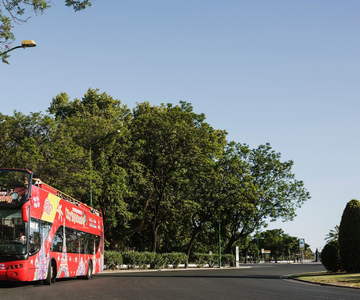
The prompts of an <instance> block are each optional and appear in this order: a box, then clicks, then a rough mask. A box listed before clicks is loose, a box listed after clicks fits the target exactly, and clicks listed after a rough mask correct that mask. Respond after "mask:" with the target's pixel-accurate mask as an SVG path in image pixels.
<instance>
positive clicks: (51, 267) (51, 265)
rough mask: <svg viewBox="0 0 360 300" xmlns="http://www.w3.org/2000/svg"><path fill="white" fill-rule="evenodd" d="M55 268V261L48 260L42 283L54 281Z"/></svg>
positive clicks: (47, 283)
mask: <svg viewBox="0 0 360 300" xmlns="http://www.w3.org/2000/svg"><path fill="white" fill-rule="evenodd" d="M55 269H56V263H55V262H54V261H51V262H49V268H48V273H47V276H46V278H45V279H44V284H46V285H51V284H52V283H55V280H56V277H55V276H54V272H55Z"/></svg>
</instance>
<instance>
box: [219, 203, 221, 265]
mask: <svg viewBox="0 0 360 300" xmlns="http://www.w3.org/2000/svg"><path fill="white" fill-rule="evenodd" d="M219 268H221V221H220V209H219Z"/></svg>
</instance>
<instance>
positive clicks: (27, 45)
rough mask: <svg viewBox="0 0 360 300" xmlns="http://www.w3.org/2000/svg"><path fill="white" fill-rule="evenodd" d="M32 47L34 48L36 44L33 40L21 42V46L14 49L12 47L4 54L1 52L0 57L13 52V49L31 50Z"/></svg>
mask: <svg viewBox="0 0 360 300" xmlns="http://www.w3.org/2000/svg"><path fill="white" fill-rule="evenodd" d="M32 47H36V43H35V42H34V41H33V40H23V41H22V42H21V46H16V47H14V48H11V49H9V50H7V51H5V52H1V53H0V56H3V55H5V54H6V53H8V52H10V51H13V50H15V49H18V48H24V49H25V48H32Z"/></svg>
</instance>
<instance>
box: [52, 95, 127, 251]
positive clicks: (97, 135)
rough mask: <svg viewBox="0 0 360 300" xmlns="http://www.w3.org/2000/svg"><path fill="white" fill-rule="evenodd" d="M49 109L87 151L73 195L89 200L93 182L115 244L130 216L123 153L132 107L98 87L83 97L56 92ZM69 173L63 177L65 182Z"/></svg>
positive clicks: (79, 163)
mask: <svg viewBox="0 0 360 300" xmlns="http://www.w3.org/2000/svg"><path fill="white" fill-rule="evenodd" d="M49 112H50V113H51V114H52V115H54V117H55V120H56V121H57V122H58V128H59V130H60V129H61V130H62V131H63V132H65V133H66V134H65V135H66V136H69V137H70V139H71V140H72V141H73V142H74V143H75V144H76V147H79V148H81V149H82V151H83V153H84V157H83V160H82V161H81V162H78V167H79V168H81V170H82V171H81V172H76V173H75V174H76V175H77V180H76V181H75V182H79V184H80V185H81V186H82V189H79V191H76V190H75V191H73V192H74V193H73V194H72V195H74V196H77V197H79V198H80V199H81V200H82V201H83V202H85V203H88V204H89V198H90V195H89V192H90V181H91V182H92V186H91V189H92V195H93V200H94V201H93V205H94V206H95V207H96V208H100V209H101V210H102V213H103V217H104V225H105V234H106V237H107V240H108V241H109V242H110V243H111V245H112V246H114V247H116V245H118V241H119V240H120V236H121V234H122V231H121V230H120V228H121V227H120V226H119V224H120V223H122V224H123V223H124V219H126V218H129V212H128V207H127V204H126V202H125V200H124V198H125V197H126V194H127V192H128V184H127V182H126V181H127V172H126V170H125V169H124V164H125V162H127V158H126V157H124V153H125V152H126V150H125V149H126V148H127V145H128V143H127V140H128V138H127V126H128V125H127V122H128V121H129V120H131V116H130V110H129V109H127V107H126V106H122V105H121V101H120V100H116V99H113V98H112V97H110V96H109V95H107V94H106V93H99V90H97V89H89V90H88V91H87V92H86V93H85V95H84V97H83V98H82V99H81V100H80V99H74V100H73V101H71V100H70V99H69V96H68V95H67V94H66V93H61V94H59V95H57V96H56V97H54V98H53V101H52V102H51V104H50V107H49ZM118 131H120V132H118ZM90 147H91V154H92V156H91V157H92V160H91V163H90ZM68 177H69V176H65V178H64V179H63V178H61V179H62V180H63V181H65V182H66V178H68ZM68 184H69V186H72V185H74V183H72V184H71V183H68ZM58 185H61V183H60V182H59V183H58ZM64 189H65V187H64Z"/></svg>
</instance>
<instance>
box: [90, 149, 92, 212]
mask: <svg viewBox="0 0 360 300" xmlns="http://www.w3.org/2000/svg"><path fill="white" fill-rule="evenodd" d="M91 177H92V161H91V145H90V206H92V188H91Z"/></svg>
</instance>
